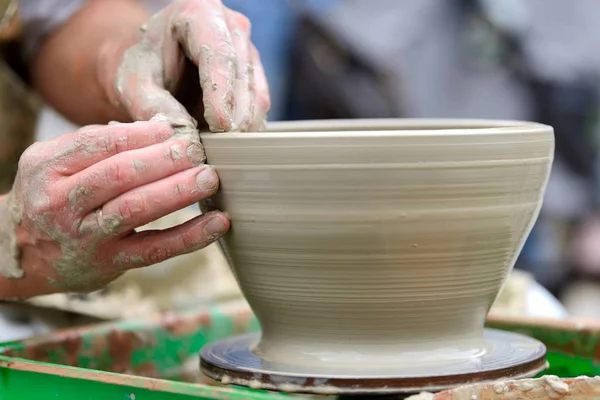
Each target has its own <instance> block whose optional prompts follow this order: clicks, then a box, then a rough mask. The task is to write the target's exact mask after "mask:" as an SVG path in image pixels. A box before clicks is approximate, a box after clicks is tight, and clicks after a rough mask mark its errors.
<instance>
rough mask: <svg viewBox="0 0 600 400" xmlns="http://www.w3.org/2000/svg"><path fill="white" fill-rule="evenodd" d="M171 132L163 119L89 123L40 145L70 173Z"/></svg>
mask: <svg viewBox="0 0 600 400" xmlns="http://www.w3.org/2000/svg"><path fill="white" fill-rule="evenodd" d="M173 134H174V131H173V128H171V126H169V125H168V124H166V123H163V122H136V123H133V124H111V125H107V126H88V127H84V129H82V130H79V131H76V132H73V133H69V134H66V135H63V136H61V137H59V138H57V139H55V140H54V141H52V142H53V143H52V145H47V146H39V148H40V150H39V151H42V152H45V153H47V154H44V156H45V158H46V159H47V160H54V161H53V162H52V163H51V164H52V165H53V166H54V168H56V169H58V170H59V172H60V173H61V174H65V175H72V174H75V173H77V172H79V171H82V170H84V169H85V168H87V167H89V166H91V165H94V164H96V163H98V162H100V161H102V160H105V159H107V158H109V157H112V156H114V155H116V154H119V153H122V152H126V151H130V150H135V149H141V148H144V147H147V146H151V145H154V144H156V143H161V142H164V141H165V140H167V139H169V138H171V137H172V136H173Z"/></svg>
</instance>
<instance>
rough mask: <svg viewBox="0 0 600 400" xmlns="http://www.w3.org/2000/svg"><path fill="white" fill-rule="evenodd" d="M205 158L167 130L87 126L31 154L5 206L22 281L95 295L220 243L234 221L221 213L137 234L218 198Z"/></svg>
mask: <svg viewBox="0 0 600 400" xmlns="http://www.w3.org/2000/svg"><path fill="white" fill-rule="evenodd" d="M202 154H203V153H202V149H201V148H200V146H199V145H198V144H197V143H195V142H190V141H186V140H182V139H180V138H178V137H176V136H174V131H173V129H172V128H171V127H170V126H169V125H168V124H166V123H161V122H136V123H130V124H111V125H108V126H94V127H84V128H82V129H81V130H79V131H77V132H74V133H71V134H67V135H64V136H61V137H59V138H57V139H55V140H51V141H48V142H41V143H36V144H34V145H33V146H31V147H30V148H29V149H27V150H26V151H25V153H24V154H23V155H22V157H21V160H20V163H19V170H18V174H17V178H16V181H15V184H14V186H13V189H12V191H11V192H10V193H9V195H8V196H7V198H6V199H5V200H4V202H3V203H2V208H3V210H4V212H5V213H6V212H8V213H9V214H10V216H11V217H12V218H13V221H14V222H15V224H16V231H17V242H18V243H19V249H20V253H21V256H20V261H21V267H22V268H23V269H24V272H25V278H23V279H26V278H31V279H34V278H35V276H36V275H39V276H42V277H43V278H44V279H43V280H44V282H46V285H48V283H47V282H51V283H52V284H53V285H54V288H46V289H39V290H38V292H40V291H41V292H52V291H90V290H94V289H97V288H100V287H102V286H104V285H105V284H107V283H108V282H110V281H111V280H112V279H114V278H116V277H117V276H119V275H120V274H122V273H123V272H124V271H125V270H127V269H130V268H137V267H143V266H147V265H150V264H154V263H157V262H160V261H163V260H165V259H168V258H171V257H174V256H177V255H180V254H184V253H188V252H191V251H194V250H198V249H200V248H202V247H205V246H206V245H208V244H209V243H211V242H212V241H214V240H215V239H216V238H218V237H220V236H221V235H223V234H224V233H225V231H226V230H227V229H228V228H229V220H228V219H227V217H226V216H225V215H224V214H222V213H219V212H211V213H208V214H204V215H202V216H199V217H197V218H194V219H192V220H190V221H188V222H186V223H184V224H182V225H179V226H177V227H174V228H171V229H167V230H164V231H143V232H136V231H135V228H137V227H140V226H143V225H145V224H147V223H149V222H151V221H154V220H156V219H158V218H160V217H162V216H164V215H167V214H170V213H171V212H174V211H176V210H179V209H181V208H184V207H186V206H189V205H192V204H194V203H196V202H198V201H200V200H201V199H204V198H206V197H208V196H210V195H212V194H214V193H215V191H216V190H217V186H218V178H217V175H216V173H215V171H214V170H213V169H212V168H211V167H210V166H206V165H204V164H201V162H202V161H203V156H202ZM3 215H4V217H6V215H5V214H3ZM0 217H1V216H0ZM2 239H3V240H4V239H5V238H2ZM5 242H6V241H5ZM13 270H14V268H13ZM2 271H3V270H1V269H0V273H1V272H2ZM4 271H7V270H6V269H4ZM13 272H15V271H13ZM17 272H18V271H17ZM4 277H5V278H6V277H7V276H6V274H4ZM18 277H19V274H18V273H15V274H13V276H12V278H18ZM20 280H22V279H12V280H11V282H13V284H14V283H18V281H20ZM43 284H44V283H42V284H41V285H43ZM1 287H2V286H1V285H0V294H2V289H1ZM4 293H6V290H4ZM20 294H21V293H18V294H17V295H20ZM35 294H39V293H35ZM4 297H5V296H4ZM13 297H16V296H13Z"/></svg>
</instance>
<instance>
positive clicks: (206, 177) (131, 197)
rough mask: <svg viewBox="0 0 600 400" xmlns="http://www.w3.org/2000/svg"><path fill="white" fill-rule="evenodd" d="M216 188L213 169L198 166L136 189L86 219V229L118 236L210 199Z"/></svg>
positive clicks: (118, 197)
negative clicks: (94, 228) (97, 229)
mask: <svg viewBox="0 0 600 400" xmlns="http://www.w3.org/2000/svg"><path fill="white" fill-rule="evenodd" d="M218 187H219V178H218V176H217V173H216V172H215V170H214V168H212V167H211V166H208V165H201V166H198V167H194V168H190V169H187V170H185V171H181V172H178V173H176V174H174V175H171V176H169V177H168V178H164V179H161V180H158V181H156V182H153V183H150V184H147V185H143V186H140V187H137V188H135V189H133V190H130V191H128V192H125V193H123V194H121V195H119V196H117V197H115V198H114V199H112V200H110V201H108V202H107V203H105V204H104V205H103V206H102V208H101V209H100V210H99V211H98V212H96V213H94V214H91V215H89V216H88V217H86V219H85V224H84V225H83V226H84V227H85V228H88V227H92V228H93V227H94V224H93V223H94V222H95V223H96V226H97V227H99V228H100V230H101V231H102V232H103V233H104V234H105V235H120V234H123V233H127V232H129V231H131V230H133V229H135V228H138V227H140V226H143V225H145V224H147V223H149V222H152V221H155V220H157V219H158V218H161V217H163V216H165V215H167V214H170V213H172V212H175V211H177V210H180V209H182V208H185V207H187V206H190V205H192V204H195V203H197V202H199V201H200V200H202V199H204V198H206V197H209V196H212V195H213V194H215V193H216V191H217V189H218Z"/></svg>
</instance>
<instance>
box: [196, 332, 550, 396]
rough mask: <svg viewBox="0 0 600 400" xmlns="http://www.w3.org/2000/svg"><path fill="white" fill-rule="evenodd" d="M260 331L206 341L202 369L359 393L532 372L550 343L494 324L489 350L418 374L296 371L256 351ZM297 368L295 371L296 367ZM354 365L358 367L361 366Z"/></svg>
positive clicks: (487, 335) (266, 383) (224, 376)
mask: <svg viewBox="0 0 600 400" xmlns="http://www.w3.org/2000/svg"><path fill="white" fill-rule="evenodd" d="M259 339H260V334H246V335H242V336H237V337H233V338H229V339H225V340H220V341H218V342H215V343H211V344H209V345H206V346H205V347H204V348H203V349H202V352H201V354H200V364H201V369H202V372H203V373H204V374H205V375H206V376H208V377H209V378H212V379H214V380H217V381H220V382H221V383H223V384H232V385H238V386H246V387H250V388H253V389H263V390H274V391H281V392H292V393H307V394H330V395H361V394H381V395H385V394H394V393H416V392H421V391H440V390H445V389H449V388H452V387H456V386H460V385H464V384H469V383H474V382H489V381H494V380H497V379H509V378H510V379H520V378H530V377H533V376H535V375H537V374H538V373H539V372H541V371H543V370H544V369H546V368H547V367H548V363H547V362H546V358H545V356H546V347H545V346H544V344H543V343H541V342H539V341H537V340H535V339H532V338H530V337H527V336H523V335H520V334H516V333H512V332H504V331H499V330H494V329H486V330H485V331H484V340H485V342H486V343H487V344H488V348H489V351H487V352H485V354H483V355H482V356H481V357H479V358H476V359H475V360H474V359H466V360H464V361H462V362H461V363H459V364H456V365H453V366H452V368H448V366H447V365H446V366H443V367H441V368H440V367H437V368H432V369H431V372H430V373H422V372H421V373H419V374H415V373H414V369H412V368H411V366H410V365H399V366H398V367H397V368H394V369H393V370H392V371H390V372H389V373H387V374H385V375H383V374H382V375H381V376H368V377H365V376H360V375H359V374H357V373H356V372H355V373H353V374H347V373H340V374H338V373H336V374H310V373H304V372H302V373H298V368H295V366H294V363H293V360H290V361H289V363H288V364H281V363H279V364H277V365H276V366H273V365H269V366H266V364H267V363H265V362H263V360H261V358H260V357H258V356H257V355H255V354H254V353H253V352H252V349H253V348H254V346H255V345H256V343H258V341H259ZM294 371H296V372H294ZM356 371H360V366H357V368H356Z"/></svg>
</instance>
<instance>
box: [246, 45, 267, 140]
mask: <svg viewBox="0 0 600 400" xmlns="http://www.w3.org/2000/svg"><path fill="white" fill-rule="evenodd" d="M250 52H251V55H252V66H253V67H252V70H253V71H254V92H255V94H254V101H255V105H254V115H253V118H252V123H251V124H250V126H249V128H248V131H249V132H257V131H260V130H262V129H263V126H264V123H265V121H266V119H267V113H268V112H269V109H270V108H271V96H270V94H269V84H268V83H267V77H266V75H265V70H264V68H263V65H262V62H261V60H260V54H259V53H258V50H257V49H256V47H254V45H252V46H251V50H250Z"/></svg>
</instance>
